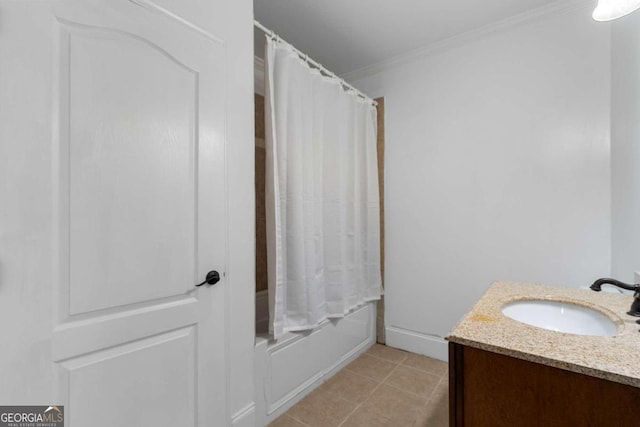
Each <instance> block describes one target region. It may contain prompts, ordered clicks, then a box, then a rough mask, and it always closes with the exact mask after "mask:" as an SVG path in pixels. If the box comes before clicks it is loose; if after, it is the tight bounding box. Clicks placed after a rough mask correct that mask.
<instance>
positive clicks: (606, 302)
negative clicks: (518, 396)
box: [446, 282, 640, 387]
mask: <svg viewBox="0 0 640 427" xmlns="http://www.w3.org/2000/svg"><path fill="white" fill-rule="evenodd" d="M530 299H549V300H555V301H566V302H571V303H575V304H580V305H584V306H588V307H592V308H594V309H597V310H599V311H600V312H602V313H605V314H606V315H607V316H608V317H609V318H611V320H613V321H614V322H615V323H616V324H617V325H618V333H617V334H616V335H614V336H610V337H602V336H586V335H573V334H566V333H562V332H554V331H549V330H546V329H542V328H537V327H534V326H529V325H527V324H524V323H521V322H518V321H516V320H513V319H510V318H508V317H507V316H505V315H504V314H502V311H501V307H502V306H503V305H504V304H505V303H507V302H511V301H516V300H530ZM632 302H633V297H632V296H631V295H622V294H614V293H608V292H593V291H591V290H588V289H574V288H562V287H553V286H545V285H537V284H530V283H515V282H494V283H493V284H492V285H491V286H490V287H489V289H488V290H487V291H486V292H485V294H484V295H483V296H482V297H481V298H480V300H478V302H476V304H475V305H474V306H473V307H472V308H471V310H470V311H469V312H468V313H467V314H466V315H465V316H464V317H463V318H462V320H461V321H460V322H459V323H458V325H457V326H456V327H455V328H454V329H453V331H452V332H451V334H449V336H448V337H447V338H446V339H447V340H448V341H451V342H455V343H458V344H463V345H467V346H470V347H475V348H479V349H482V350H487V351H491V352H494V353H500V354H504V355H508V356H513V357H516V358H518V359H523V360H528V361H531V362H536V363H541V364H544V365H548V366H553V367H556V368H560V369H564V370H567V371H573V372H578V373H581V374H585V375H590V376H593V377H598V378H602V379H605V380H609V381H615V382H618V383H622V384H627V385H631V386H634V387H640V363H638V360H640V358H639V357H640V333H639V332H638V330H640V325H638V324H637V323H635V321H636V320H637V319H638V318H637V317H632V316H629V315H627V314H626V312H627V311H628V310H629V307H630V306H631V303H632Z"/></svg>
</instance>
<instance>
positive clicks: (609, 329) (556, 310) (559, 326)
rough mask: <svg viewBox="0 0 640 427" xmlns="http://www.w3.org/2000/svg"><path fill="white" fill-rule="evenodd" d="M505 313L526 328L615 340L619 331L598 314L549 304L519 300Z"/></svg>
mask: <svg viewBox="0 0 640 427" xmlns="http://www.w3.org/2000/svg"><path fill="white" fill-rule="evenodd" d="M502 313H503V314H504V315H505V316H507V317H510V318H512V319H513V320H517V321H519V322H522V323H526V324H527V325H531V326H536V327H538V328H543V329H548V330H550V331H556V332H566V333H568V334H576V335H597V336H612V335H615V334H616V333H617V331H618V327H617V325H616V324H615V322H613V321H612V320H611V319H610V318H609V317H607V316H606V315H605V314H603V313H601V312H600V311H598V310H594V309H592V308H589V307H585V306H582V305H578V304H572V303H568V302H560V301H548V300H520V301H514V302H510V303H507V304H505V305H503V306H502Z"/></svg>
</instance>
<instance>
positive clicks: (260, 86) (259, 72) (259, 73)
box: [253, 56, 264, 96]
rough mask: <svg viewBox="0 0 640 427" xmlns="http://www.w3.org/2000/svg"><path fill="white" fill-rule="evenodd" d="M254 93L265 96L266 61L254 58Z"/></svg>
mask: <svg viewBox="0 0 640 427" xmlns="http://www.w3.org/2000/svg"><path fill="white" fill-rule="evenodd" d="M253 91H254V92H255V93H257V94H259V95H262V96H264V60H263V59H262V58H258V57H257V56H254V57H253Z"/></svg>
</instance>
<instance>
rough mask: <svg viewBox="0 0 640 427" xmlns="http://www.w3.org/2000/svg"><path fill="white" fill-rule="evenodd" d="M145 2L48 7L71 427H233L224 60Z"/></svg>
mask: <svg viewBox="0 0 640 427" xmlns="http://www.w3.org/2000/svg"><path fill="white" fill-rule="evenodd" d="M136 3H140V2H132V1H126V0H109V1H106V0H102V1H99V0H69V1H56V2H54V3H53V14H54V16H55V23H54V25H55V32H56V34H55V37H56V40H55V48H54V63H55V66H54V70H55V73H56V74H57V75H56V76H55V78H54V82H53V86H54V91H53V100H54V147H53V162H54V167H53V201H54V218H55V220H54V225H53V229H54V239H53V254H54V261H53V265H54V307H55V309H54V331H53V337H52V346H53V347H52V358H53V361H54V363H55V371H56V373H55V375H56V380H55V384H56V388H57V393H58V397H59V399H60V400H59V401H58V402H57V403H62V404H64V405H65V410H66V422H67V423H66V424H65V425H66V426H67V427H100V426H105V427H107V426H109V427H111V426H136V427H142V426H149V427H151V426H153V427H160V426H167V427H186V426H217V425H224V424H225V423H226V420H227V415H228V414H226V408H227V405H226V394H227V393H226V392H227V389H228V387H227V384H226V379H225V378H226V376H225V370H226V367H227V358H226V356H225V354H226V352H225V348H224V342H225V328H226V327H227V326H226V325H225V316H224V310H225V307H224V293H225V292H226V289H225V278H224V272H225V263H226V260H225V254H226V250H225V247H226V242H225V224H226V218H225V211H224V207H225V204H224V200H225V170H224V168H225V162H224V158H225V153H224V146H225V107H226V106H225V90H226V82H225V78H226V75H225V69H224V60H225V53H224V46H223V44H222V43H221V42H220V41H219V40H217V39H216V38H215V37H214V36H212V35H210V34H208V33H205V32H203V31H200V30H198V29H197V28H194V27H193V26H190V25H188V24H186V23H185V22H182V21H181V20H180V19H175V17H171V16H168V15H167V14H164V13H159V11H158V10H157V9H153V8H148V7H141V6H140V4H136ZM141 4H143V5H144V3H141ZM56 127H57V129H56ZM212 270H215V271H217V272H219V274H220V276H221V280H220V282H218V283H217V284H215V285H208V284H205V285H204V286H201V287H195V285H196V284H197V283H200V282H202V281H203V280H204V279H205V276H206V275H207V273H208V272H209V271H212Z"/></svg>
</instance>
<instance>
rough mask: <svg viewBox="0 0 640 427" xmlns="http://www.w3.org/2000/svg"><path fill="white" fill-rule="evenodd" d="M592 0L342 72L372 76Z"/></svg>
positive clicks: (567, 2)
mask: <svg viewBox="0 0 640 427" xmlns="http://www.w3.org/2000/svg"><path fill="white" fill-rule="evenodd" d="M592 3H593V1H591V0H558V1H556V2H554V3H551V4H549V5H546V6H542V7H539V8H536V9H532V10H529V11H527V12H524V13H520V14H518V15H514V16H511V17H509V18H506V19H503V20H500V21H497V22H494V23H491V24H488V25H485V26H483V27H480V28H477V29H475V30H471V31H467V32H465V33H462V34H458V35H456V36H452V37H449V38H446V39H443V40H440V41H437V42H434V43H430V44H428V45H425V46H422V47H419V48H417V49H414V50H411V51H408V52H405V53H401V54H400V55H397V56H394V57H392V58H389V59H385V60H384V61H380V62H377V63H375V64H372V65H368V66H366V67H362V68H358V69H356V70H353V71H349V72H347V73H344V74H342V76H341V77H342V78H343V79H345V80H346V81H355V80H358V79H361V78H364V77H369V76H372V75H375V74H378V73H380V72H382V71H385V70H388V69H391V68H394V67H398V66H400V65H404V64H407V63H411V62H415V61H419V60H421V59H424V58H426V57H429V56H431V55H434V54H436V53H439V52H442V51H446V50H449V49H453V48H455V47H459V46H462V45H465V44H467V43H470V42H473V41H475V40H478V39H480V38H484V37H488V36H491V35H494V34H499V33H501V32H504V31H508V30H511V29H513V28H515V27H518V26H520V25H524V24H528V23H531V22H534V21H536V20H538V19H541V18H544V17H546V16H548V15H551V14H559V13H565V12H569V11H572V10H574V9H577V8H579V7H580V6H585V5H587V4H590V5H591V4H592Z"/></svg>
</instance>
